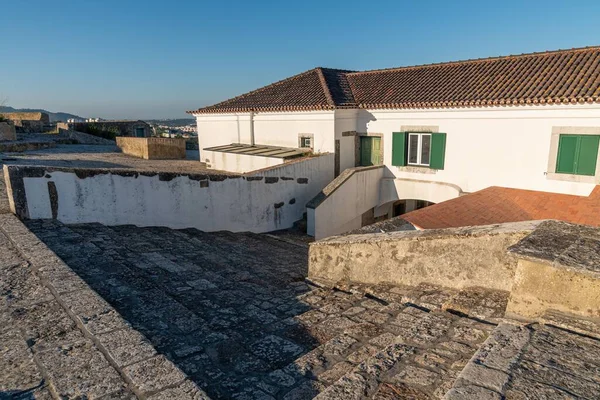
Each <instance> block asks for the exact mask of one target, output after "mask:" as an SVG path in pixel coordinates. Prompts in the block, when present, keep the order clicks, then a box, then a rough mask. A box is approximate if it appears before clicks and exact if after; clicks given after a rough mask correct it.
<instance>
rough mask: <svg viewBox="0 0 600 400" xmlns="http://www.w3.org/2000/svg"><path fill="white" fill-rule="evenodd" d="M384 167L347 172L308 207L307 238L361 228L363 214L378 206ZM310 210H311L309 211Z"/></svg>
mask: <svg viewBox="0 0 600 400" xmlns="http://www.w3.org/2000/svg"><path fill="white" fill-rule="evenodd" d="M383 176H384V167H383V166H379V167H360V168H351V169H347V170H346V171H344V173H342V174H341V175H340V176H339V177H337V178H336V179H335V181H333V182H331V184H330V185H328V186H327V187H326V188H325V189H324V190H323V192H322V193H321V194H319V197H320V199H319V200H317V199H313V201H311V203H312V204H310V205H309V207H308V214H307V216H308V234H309V235H311V236H314V237H315V238H316V239H321V238H324V237H328V236H333V235H338V234H340V233H344V232H347V231H350V230H353V229H358V228H361V225H362V214H364V213H365V212H367V211H368V210H370V209H372V208H374V207H376V206H378V205H379V204H380V200H379V199H380V196H379V188H380V182H381V179H382V178H383ZM311 209H312V210H311Z"/></svg>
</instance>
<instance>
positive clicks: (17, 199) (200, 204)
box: [5, 154, 334, 232]
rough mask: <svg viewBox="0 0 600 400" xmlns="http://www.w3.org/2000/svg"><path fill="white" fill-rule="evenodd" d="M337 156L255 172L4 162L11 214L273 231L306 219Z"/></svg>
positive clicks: (77, 220)
mask: <svg viewBox="0 0 600 400" xmlns="http://www.w3.org/2000/svg"><path fill="white" fill-rule="evenodd" d="M333 161H334V158H333V155H332V154H327V155H323V156H321V157H314V158H309V159H303V160H301V161H298V162H292V163H289V164H286V165H284V166H281V167H275V168H273V169H270V170H267V171H264V172H262V173H256V174H253V175H251V176H233V175H231V176H225V175H213V176H207V175H202V176H201V175H185V174H170V173H146V172H144V173H136V172H132V171H116V170H73V169H68V168H46V167H19V166H5V170H6V174H7V177H8V179H9V181H10V184H9V185H7V186H8V189H9V190H8V191H9V196H10V198H11V206H12V209H13V212H14V213H16V214H17V215H19V216H20V217H22V218H31V219H41V218H44V219H45V218H55V219H58V220H59V221H61V222H64V223H86V222H99V223H102V224H105V225H125V224H133V225H137V226H165V227H169V228H197V229H200V230H203V231H208V232H210V231H220V230H228V231H232V232H241V231H251V232H269V231H274V230H278V229H286V228H289V227H291V226H292V225H293V223H294V222H295V221H297V220H299V219H301V218H302V215H303V213H304V212H305V210H306V203H307V202H308V200H310V199H311V198H313V197H314V196H315V195H316V194H317V193H319V191H320V190H321V189H323V187H324V186H325V185H326V184H327V183H328V182H330V181H331V180H332V179H333Z"/></svg>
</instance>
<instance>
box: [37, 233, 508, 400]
mask: <svg viewBox="0 0 600 400" xmlns="http://www.w3.org/2000/svg"><path fill="white" fill-rule="evenodd" d="M28 226H29V227H30V228H31V229H32V230H33V231H34V232H35V233H36V234H37V235H38V236H39V237H40V238H41V239H42V240H43V241H44V242H45V243H47V244H48V245H49V246H50V247H51V248H52V249H53V250H54V251H56V253H57V254H58V255H59V256H60V257H61V258H62V259H63V260H65V261H66V262H67V263H68V265H69V266H70V267H71V268H72V269H73V270H74V271H75V272H76V273H77V274H78V275H79V276H81V278H82V279H84V280H85V281H86V282H87V283H88V284H89V285H90V286H91V287H92V288H94V290H95V291H96V292H97V293H98V294H99V295H100V296H102V298H104V299H105V300H106V301H108V303H110V305H111V306H113V307H115V309H117V310H118V311H119V313H120V314H121V315H122V316H123V317H124V318H125V320H127V322H129V323H131V324H132V325H133V327H134V328H135V329H136V330H138V331H139V332H141V333H143V334H144V335H145V336H146V337H148V338H149V339H150V341H151V343H152V345H153V348H154V349H156V351H157V353H158V355H157V356H155V358H152V359H148V360H163V359H165V358H166V359H168V360H171V361H172V362H173V363H174V364H175V365H176V366H177V367H179V368H180V369H181V370H182V371H184V372H185V373H186V374H187V375H188V376H189V377H190V379H191V381H193V382H195V383H196V384H198V385H199V386H201V387H202V388H203V389H204V390H205V391H206V393H207V394H208V395H210V396H211V397H212V398H215V399H229V398H240V399H243V398H248V399H255V398H265V399H272V398H275V399H286V400H290V399H309V398H313V397H314V396H316V395H318V394H319V393H320V392H323V393H324V395H325V394H327V393H331V392H329V391H328V389H327V388H328V387H334V388H337V387H338V386H339V384H338V383H339V382H340V380H341V382H345V381H350V382H354V380H353V379H358V380H359V381H361V382H362V381H364V382H366V383H365V384H368V387H369V388H371V389H372V390H371V392H372V393H371V395H372V396H375V395H377V396H379V397H380V398H384V395H385V393H386V390H391V393H395V392H394V390H395V391H398V390H400V389H399V388H404V389H402V390H406V391H408V392H411V391H412V392H414V393H421V394H423V393H424V394H426V395H428V396H439V394H440V393H442V394H443V393H445V391H447V390H448V389H449V388H450V387H451V386H452V383H453V382H454V379H455V377H456V376H457V375H458V373H459V372H460V370H461V368H462V367H463V366H464V365H465V364H466V363H467V361H468V360H469V358H470V357H471V356H472V355H473V353H474V352H475V351H476V349H477V346H478V345H479V344H480V343H482V342H483V341H484V340H485V339H486V337H487V335H488V333H489V332H490V331H491V330H492V329H493V327H494V325H493V323H488V324H486V323H482V322H479V321H478V320H477V319H471V318H466V317H465V316H463V315H467V314H469V313H473V314H476V315H478V316H484V317H485V316H488V317H490V318H493V317H498V316H499V315H500V314H501V310H502V309H503V308H504V307H505V305H506V294H505V293H493V296H485V294H482V293H480V292H479V291H478V290H477V289H473V290H472V291H470V292H469V291H452V290H445V289H442V288H440V287H434V286H425V285H423V286H421V287H417V288H404V287H393V286H389V285H378V286H369V287H367V286H359V285H345V286H341V285H338V287H336V288H334V289H332V288H324V287H318V286H314V285H308V284H307V283H306V282H305V281H304V277H305V276H306V272H307V271H306V268H307V248H306V245H305V243H304V242H303V241H298V242H294V239H293V238H290V237H286V238H285V239H286V240H280V239H279V238H278V237H277V236H273V235H257V234H251V233H238V234H233V233H229V232H219V233H211V234H207V233H203V232H199V231H196V230H193V229H188V230H170V229H166V228H137V227H132V226H120V227H106V226H102V225H98V224H81V225H69V226H65V225H62V224H60V223H58V222H56V221H30V222H28ZM81 249H85V251H82V250H81ZM82 308H84V309H85V308H88V307H82ZM453 308H456V309H460V312H458V311H456V312H455V313H452V312H450V311H452V310H451V309H453ZM89 309H92V310H93V309H94V307H89ZM461 313H462V314H461ZM103 336H104V334H100V335H98V337H100V338H102V337H103ZM117 348H118V347H117ZM126 357H127V355H125V358H126ZM161 357H164V358H161ZM148 360H147V361H145V362H150V361H148ZM156 362H158V361H156ZM141 365H143V363H138V364H136V366H135V367H131V368H130V367H126V368H125V370H126V371H127V373H128V374H129V376H130V377H131V379H132V380H134V381H135V374H136V371H137V370H138V368H140V366H141ZM162 375H164V379H166V380H168V381H169V382H170V383H171V384H175V381H177V380H178V379H179V378H180V377H175V378H169V376H170V374H169V373H167V372H165V373H164V374H162ZM358 376H361V377H362V378H358ZM353 377H354V378H353ZM185 382H187V381H184V383H182V385H183V384H185ZM140 384H141V383H140ZM144 387H145V386H144ZM151 388H152V385H151V384H149V386H148V390H151ZM390 388H391V389H390ZM172 390H173V393H175V392H177V393H179V390H183V389H181V388H179V389H177V388H175V387H174V388H173V389H172ZM332 390H336V389H332ZM380 392H381V393H380ZM165 393H166V392H165Z"/></svg>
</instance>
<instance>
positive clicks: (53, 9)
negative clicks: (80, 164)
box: [0, 0, 600, 119]
mask: <svg viewBox="0 0 600 400" xmlns="http://www.w3.org/2000/svg"><path fill="white" fill-rule="evenodd" d="M485 3H486V2H483V1H472V2H471V1H460V0H457V1H398V0H393V1H370V2H369V1H350V0H348V1H343V2H342V1H339V2H337V1H323V0H321V1H312V0H303V1H295V2H290V1H203V0H195V1H187V0H185V1H153V0H144V1H138V0H119V1H113V0H105V1H89V0H79V1H61V0H56V1H47V0H39V1H38V0H29V1H26V2H25V1H20V0H17V1H11V0H4V1H3V2H2V7H1V8H2V13H1V17H0V21H1V22H0V99H7V105H11V106H13V107H29V108H46V109H48V110H50V111H65V112H71V113H75V114H79V115H82V116H99V117H103V118H146V119H150V118H170V117H184V116H185V115H186V114H185V113H184V112H185V110H188V109H195V108H198V107H200V106H203V105H208V104H212V103H215V102H217V101H220V100H223V99H226V98H229V97H232V96H235V95H238V94H241V93H243V92H246V91H248V90H252V89H255V88H257V87H260V86H263V85H265V84H268V83H271V82H273V81H276V80H279V79H282V78H285V77H287V76H290V75H293V74H296V73H299V72H302V71H304V70H307V69H310V68H313V67H316V66H326V67H334V68H347V69H356V70H362V69H377V68H386V67H394V66H403V65H414V64H424V63H432V62H441V61H450V60H460V59H468V58H479V57H488V56H496V55H506V54H517V53H524V52H532V51H543V50H554V49H559V48H571V47H582V46H591V45H599V44H600V24H599V23H598V15H600V2H599V1H583V0H581V1H577V2H574V1H547V0H546V1H533V0H528V1H522V0H521V1H502V2H498V1H494V2H488V4H485Z"/></svg>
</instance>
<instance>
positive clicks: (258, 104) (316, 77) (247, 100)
mask: <svg viewBox="0 0 600 400" xmlns="http://www.w3.org/2000/svg"><path fill="white" fill-rule="evenodd" d="M348 72H350V71H346V70H338V69H330V68H320V67H319V68H315V69H311V70H309V71H306V72H303V73H301V74H298V75H294V76H292V77H291V78H287V79H284V80H282V81H279V82H275V83H273V84H271V85H268V86H265V87H263V88H260V89H257V90H254V91H252V92H249V93H246V94H243V95H241V96H238V97H234V98H233V99H229V100H225V101H223V102H221V103H217V104H215V105H212V106H208V107H204V108H201V109H199V110H196V111H188V112H189V113H225V112H247V111H306V110H332V109H334V108H339V107H345V106H351V107H356V103H355V102H354V98H353V96H352V91H351V90H350V86H349V84H348V81H347V79H346V73H348Z"/></svg>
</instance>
